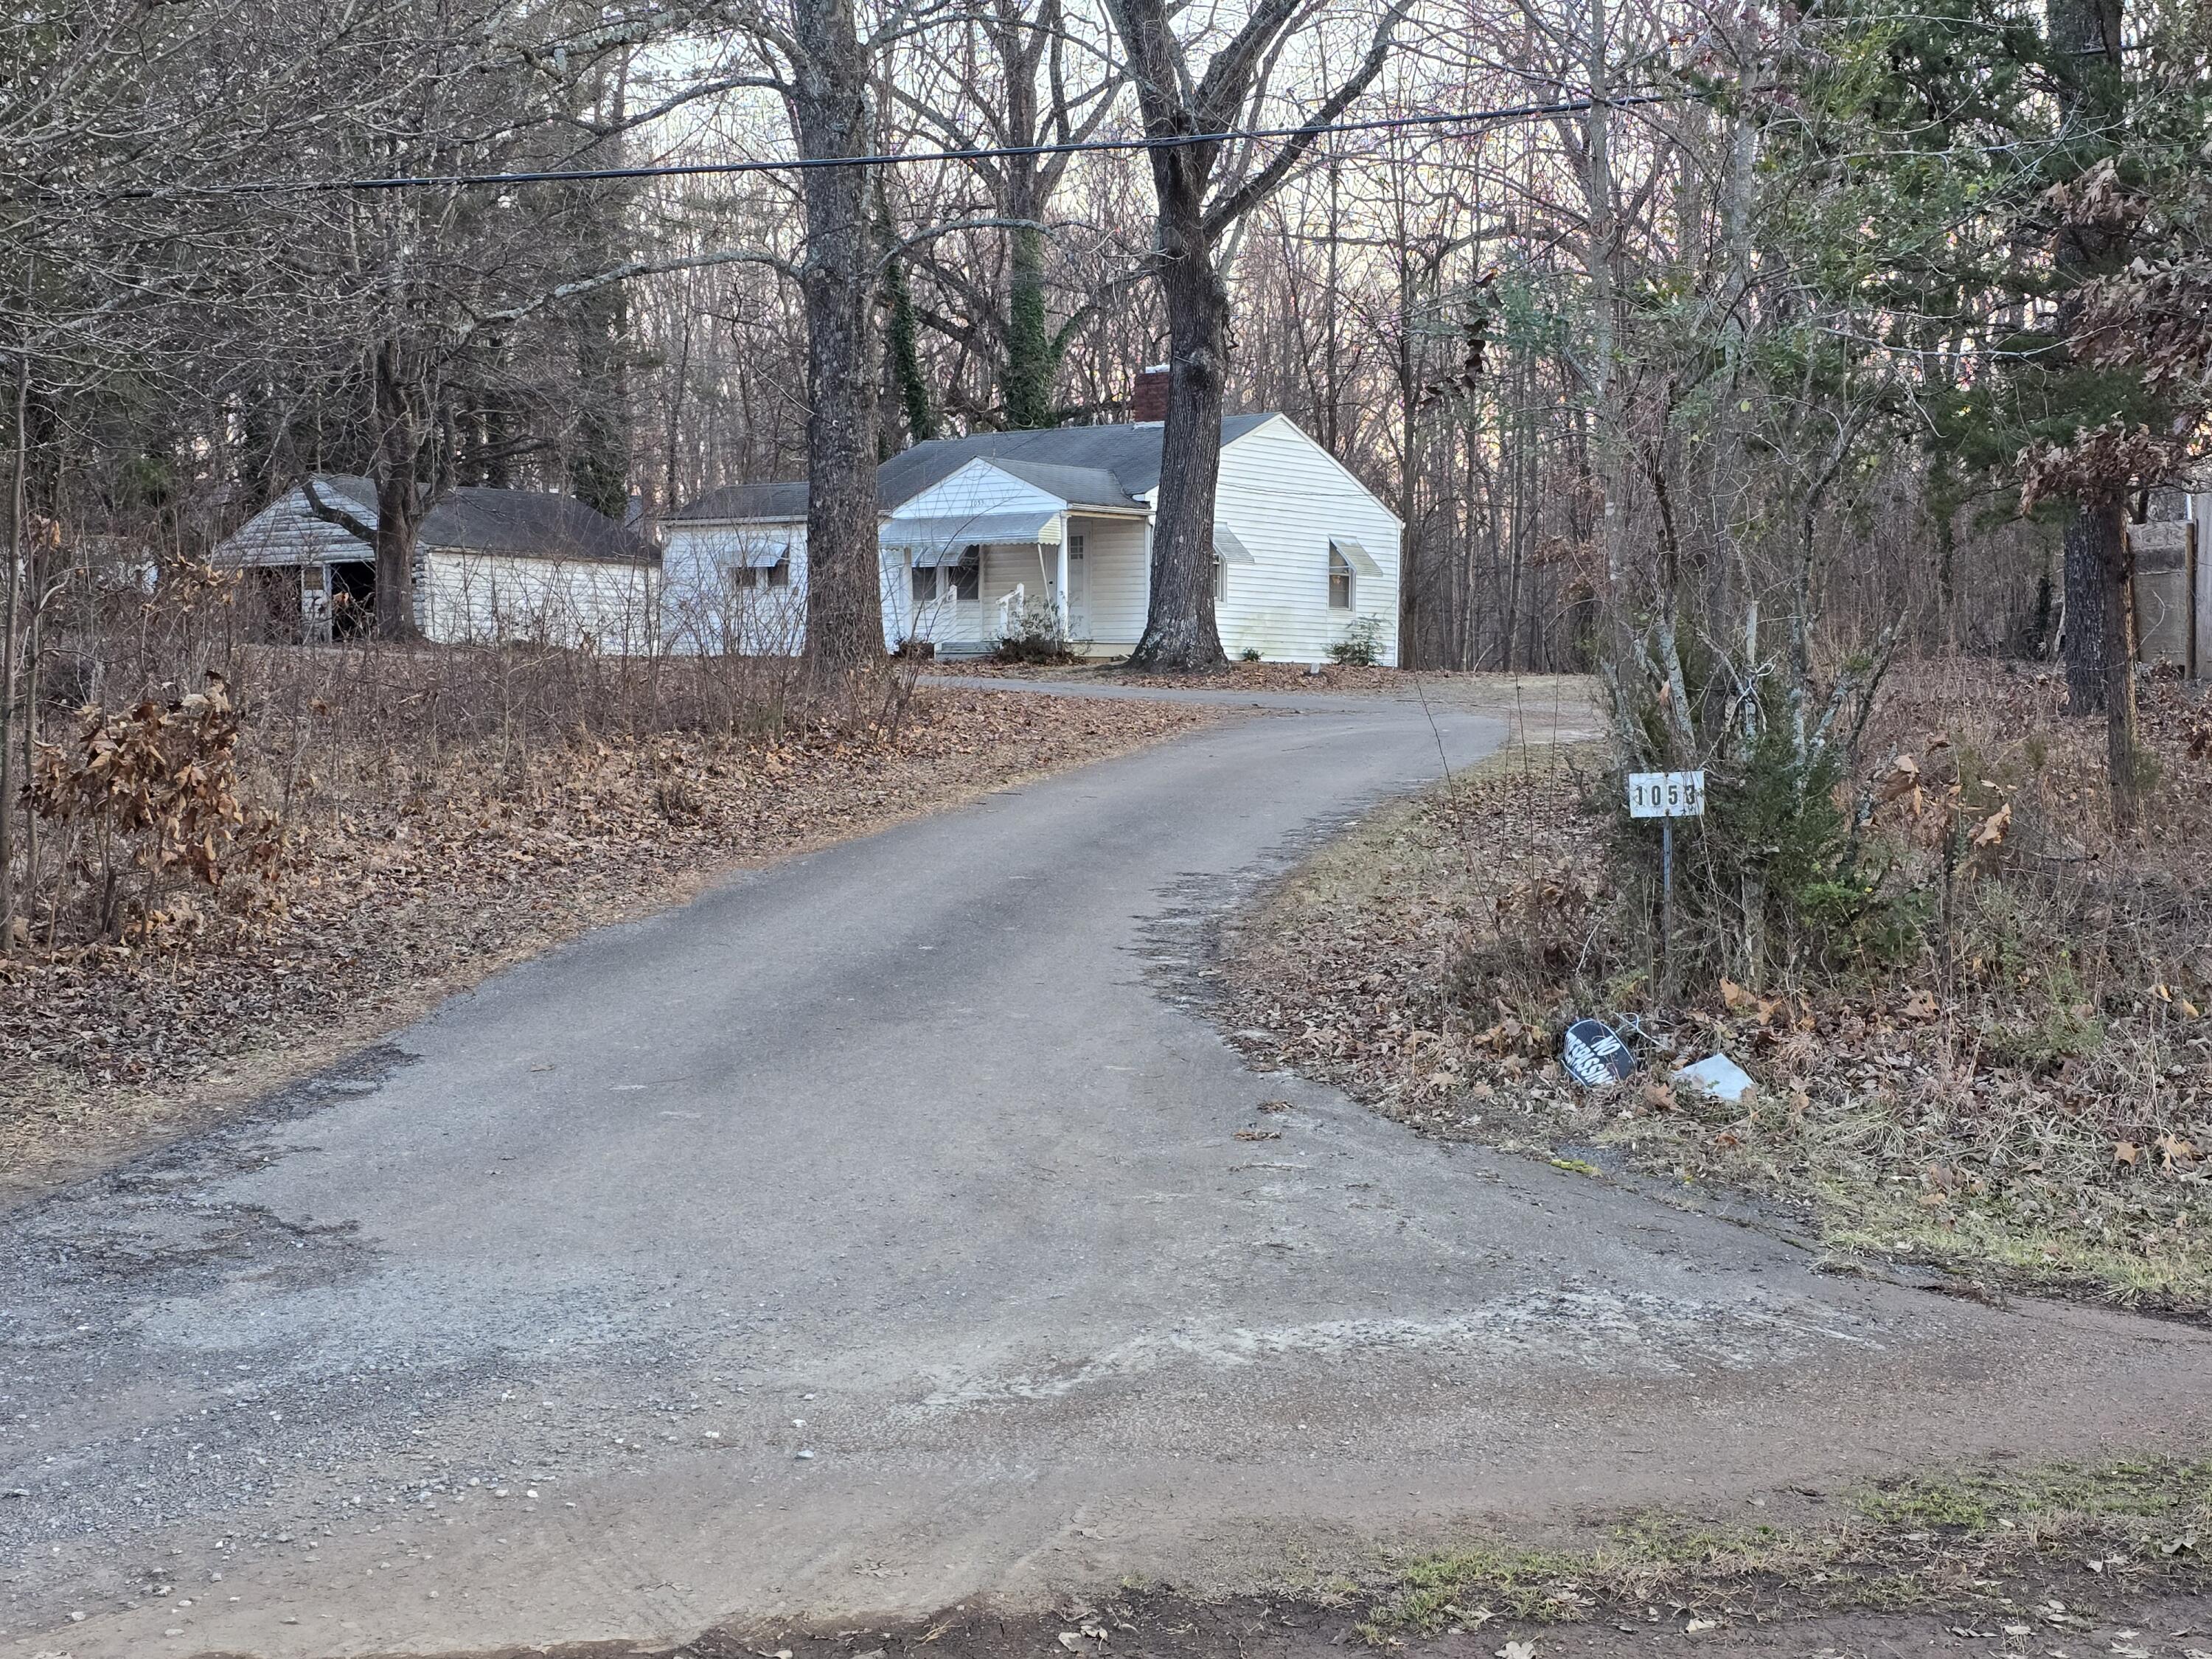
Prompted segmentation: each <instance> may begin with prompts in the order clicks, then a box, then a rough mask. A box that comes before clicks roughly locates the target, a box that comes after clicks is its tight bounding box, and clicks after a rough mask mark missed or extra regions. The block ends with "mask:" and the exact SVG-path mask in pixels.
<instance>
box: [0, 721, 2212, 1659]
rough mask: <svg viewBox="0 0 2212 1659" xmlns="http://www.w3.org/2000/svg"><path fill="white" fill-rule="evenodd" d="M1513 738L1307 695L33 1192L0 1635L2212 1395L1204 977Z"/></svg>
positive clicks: (709, 1586)
mask: <svg viewBox="0 0 2212 1659" xmlns="http://www.w3.org/2000/svg"><path fill="white" fill-rule="evenodd" d="M1498 736H1499V731H1498V727H1497V726H1495V725H1494V724H1492V723H1490V722H1487V721H1486V720H1483V719H1482V718H1480V716H1478V715H1475V714H1469V713H1467V712H1465V711H1446V712H1444V713H1443V714H1440V716H1439V717H1438V722H1437V724H1434V725H1432V724H1431V720H1429V719H1428V718H1427V716H1426V715H1425V714H1424V713H1423V711H1422V710H1421V709H1420V708H1419V707H1417V706H1409V705H1406V704H1402V703H1392V702H1373V703H1358V702H1354V703H1350V704H1339V703H1336V702H1328V703H1324V704H1320V705H1317V706H1316V709H1315V711H1314V712H1309V713H1304V714H1271V715H1268V716H1266V717H1261V718H1254V719H1251V720H1243V721H1239V722H1237V723H1233V724H1230V725H1227V726H1223V727H1220V728H1218V729H1216V730H1212V731H1208V732H1203V733H1201V734H1200V735H1198V736H1195V737H1193V738H1187V739H1184V740H1182V741H1180V742H1177V743H1176V744H1171V745H1169V746H1167V747H1164V748H1161V749H1157V750H1151V751H1149V752H1146V753H1144V754H1141V755H1138V756H1134V757H1129V758H1127V759H1124V760H1121V761H1117V762H1114V763H1109V764H1105V765H1101V766H1097V767H1094V768H1092V769H1089V770H1086V771H1083V772H1079V773H1075V774H1072V775H1066V776H1063V777H1060V778H1058V779H1055V780H1053V781H1048V782H1044V783H1039V784H1036V785H1032V786H1030V787H1024V788H1020V789H1018V790H1014V791H1011V792H1009V793H1005V794H1003V795H1000V796H997V797H994V798H992V799H989V800H987V802H985V803H984V804H982V805H979V806H976V807H975V808H973V809H970V810H968V811H960V812H957V813H951V814H947V815H945V816H942V817H934V818H931V819H927V820H924V821H921V822H918V823H912V824H909V825H907V826H905V827H903V828H901V829H896V830H893V831H891V832H890V833H887V834H884V835H881V836H876V837H873V838H872V839H869V840H866V841H860V842H852V843H849V844H847V845H845V846H842V847H839V848H833V849H831V850H829V851H825V852H823V853H820V854H814V855H812V856H810V857H805V858H801V859H796V860H791V861H790V862H787V863H785V864H782V865H780V866H775V867H774V868H771V869H769V870H766V871H763V872H759V873H757V874H753V875H749V876H746V877H744V878H740V879H738V880H735V881H732V883H730V884H727V885H726V886H725V887H723V888H720V889H719V890H716V891H715V892H714V893H713V894H711V895H709V896H707V897H705V898H703V899H702V900H700V901H699V902H696V903H694V904H692V905H690V906H689V907H687V908H684V909H681V910H678V911H674V912H671V913H670V914H668V915H663V916H661V917H659V918H658V919H656V920H653V921H647V922H644V923H641V924H639V925H636V926H633V927H622V928H617V929H612V930H610V931H608V932H605V933H599V934H597V935H594V936H593V937H592V938H590V939H586V940H584V941H582V942H580V944H578V945H574V947H572V948H569V949H567V950H563V951H559V952H557V953H556V954H554V955H553V956H551V957H547V958H545V959H544V960H542V961H540V962H538V963H533V964H532V965H530V966H528V967H526V968H523V969H519V970H517V971H514V972H513V973H510V974H507V975H504V976H502V977H501V978H499V979H497V980H495V981H492V982H491V983H489V984H488V985H487V986H485V987H483V989H482V990H481V991H479V992H477V994H473V995H471V996H467V997H464V998H460V999H458V1000H455V1001H453V1002H452V1003H450V1004H448V1005H447V1006H445V1007H444V1008H442V1009H441V1011H440V1012H438V1013H437V1014H436V1015H435V1017H434V1018H430V1019H428V1020H427V1021H426V1022H424V1023H423V1024H421V1025H419V1026H417V1027H416V1028H415V1029H413V1030H409V1031H407V1032H405V1033H404V1034H403V1035H402V1036H400V1037H399V1038H398V1041H397V1042H396V1043H394V1044H393V1045H392V1048H391V1049H390V1050H388V1051H381V1052H380V1053H378V1054H369V1055H367V1056H364V1057H363V1059H362V1061H361V1062H360V1063H359V1064H358V1065H357V1066H355V1067H353V1068H351V1069H350V1070H349V1072H347V1073H343V1074H338V1075H333V1076H331V1077H327V1078H325V1079H322V1080H320V1081H319V1083H318V1084H317V1085H314V1086H313V1087H311V1088H308V1089H306V1090H303V1091H298V1092H297V1093H295V1094H294V1095H292V1096H290V1097H286V1098H285V1099H283V1100H282V1101H278V1102H273V1103H270V1105H269V1106H268V1107H267V1108H266V1109H264V1111H263V1112H261V1113H260V1114H259V1115H258V1116H256V1117H255V1118H254V1119H252V1121H248V1122H246V1123H245V1124H243V1125H241V1126H240V1127H235V1128H234V1129H231V1130H228V1131H225V1132H223V1133H218V1134H215V1135H212V1136H209V1137H205V1138H203V1139H199V1140H197V1141H195V1142H193V1143H191V1144H189V1145H186V1146H181V1147H179V1148H176V1149H173V1151H171V1152H169V1153H167V1154H165V1155H163V1156H161V1157H159V1158H152V1159H149V1160H147V1161H145V1162H144V1163H142V1164H139V1165H137V1166H135V1167H133V1168H131V1169H129V1170H125V1171H123V1172H121V1173H120V1174H118V1175H117V1176H112V1177H111V1178H107V1179H104V1180H101V1181H99V1182H92V1183H88V1184H86V1185H84V1186H82V1187H80V1188H75V1189H72V1190H70V1191H68V1192H65V1193H63V1194H58V1195H57V1196H55V1197H54V1198H52V1199H51V1200H48V1201H46V1202H45V1203H44V1204H42V1205H40V1206H37V1207H35V1208H32V1209H29V1210H24V1211H18V1212H15V1214H14V1215H12V1216H11V1217H9V1218H5V1219H4V1220H0V1275H3V1276H4V1277H0V1285H5V1287H6V1288H5V1291H4V1313H5V1323H4V1328H0V1336H3V1337H4V1346H0V1364H4V1368H5V1369H4V1377H3V1378H0V1390H4V1395H0V1429H4V1435H0V1492H6V1493H9V1494H10V1495H9V1496H5V1497H0V1548H4V1552H5V1553H4V1558H0V1560H4V1571H5V1575H6V1582H5V1584H4V1587H3V1588H4V1591H5V1595H6V1597H7V1600H6V1601H5V1603H4V1612H0V1652H6V1653H14V1654H26V1655H27V1654H33V1653H40V1652H46V1653H68V1654H70V1655H74V1656H76V1659H89V1656H108V1655H115V1656H124V1655H128V1656H131V1659H140V1656H161V1655H168V1654H176V1655H179V1656H182V1655H188V1654H198V1653H204V1652H208V1651H220V1652H226V1653H228V1652H240V1653H252V1654H257V1655H270V1656H275V1655H309V1654H314V1655H320V1654H337V1653H347V1654H351V1653H368V1652H378V1653H391V1652H398V1651H406V1652H436V1651H448V1650H469V1649H482V1648H486V1647H489V1646H492V1645H494V1644H501V1643H506V1642H522V1641H532V1642H544V1641H550V1640H555V1639H559V1638H590V1637H618V1636H619V1637H632V1638H680V1637H682V1636H684V1635H687V1634H689V1633H691V1632H695V1631H696V1630H697V1629H698V1628H700V1627H702V1626H705V1625H708V1624H710V1623H712V1622H714V1621H715V1620H720V1619H721V1618H724V1617H726V1616H728V1615H730V1614H732V1613H739V1614H745V1613H770V1612H777V1611H784V1610H792V1609H811V1610H816V1611H822V1612H842V1611H846V1610H880V1611H884V1612H891V1611H897V1610H908V1611H913V1610H921V1609H926V1608H929V1607H937V1606H940V1605H943V1604H945V1603H947V1602H951V1601H957V1600H960V1599H962V1598H963V1597H965V1596H968V1595H971V1594H975V1593H977V1592H985V1591H994V1590H995V1591H1000V1592H1006V1593H1009V1594H1013V1595H1022V1594H1026V1593H1033V1592H1036V1591H1037V1590H1039V1589H1043V1588H1048V1587H1050V1586H1053V1585H1056V1584H1061V1583H1085V1582H1097V1580H1100V1579H1102V1578H1107V1577H1115V1576H1119V1575H1121V1574H1122V1573H1125V1572H1128V1571H1146V1572H1150V1573H1152V1574H1154V1575H1156V1576H1165V1577H1170V1578H1173V1579H1174V1580H1176V1581H1177V1582H1183V1583H1203V1582H1225V1581H1229V1580H1233V1579H1234V1578H1235V1577H1237V1575H1239V1574H1240V1573H1244V1572H1251V1571H1268V1570H1271V1569H1273V1568H1274V1567H1276V1566H1278V1565H1280V1564H1281V1562H1282V1561H1283V1560H1284V1559H1285V1551H1286V1550H1291V1549H1305V1550H1313V1549H1318V1550H1322V1551H1328V1550H1334V1549H1340V1548H1346V1547H1353V1546H1355V1545H1356V1544H1357V1542H1358V1541H1359V1540H1360V1539H1362V1538H1366V1537H1390V1538H1396V1539H1403V1538H1407V1537H1410V1536H1413V1535H1415V1534H1419V1533H1421V1532H1423V1531H1425V1530H1432V1529H1435V1528H1441V1527H1443V1526H1447V1525H1449V1524H1450V1523H1451V1522H1454V1521H1455V1520H1458V1519H1461V1518H1463V1517H1468V1516H1498V1515H1504V1516H1541V1515H1556V1514H1559V1513H1561V1512H1563V1511H1565V1510H1572V1509H1575V1508H1577V1507H1578V1506H1582V1505H1586V1504H1624V1503H1632V1502H1639V1501H1647V1500H1667V1501H1673V1502H1691V1503H1696V1502H1722V1501H1739V1500H1740V1499H1741V1495H1742V1494H1744V1493H1747V1492H1754V1491H1761V1490H1765V1489H1767V1488H1770V1487H1772V1486H1778V1485H1781V1484H1784V1483H1814V1484H1817V1483H1820V1482H1823V1481H1828V1480H1835V1479H1838V1478H1840V1477H1843V1476H1846V1475H1849V1474H1853V1473H1855V1472H1860V1471H1865V1470H1869V1469H1875V1468H1893V1467H1896V1466H1898V1465H1900V1464H1910V1463H1911V1462H1914V1461H1915V1460H1917V1459H1919V1458H1922V1457H1924V1456H1928V1455H1948V1454H1951V1453H1954V1452H1960V1451H1971V1450H1976V1449H1986V1448H2011V1449H2021V1450H2033V1451H2051V1450H2078V1449H2086V1448H2088V1447H2091V1446H2093V1445H2096V1444H2099V1443H2104V1442H2106V1441H2120V1442H2125V1443H2132V1444H2147V1443H2155V1441H2156V1440H2157V1438H2158V1437H2160V1435H2163V1434H2172V1435H2177V1436H2185V1435H2188V1434H2191V1433H2193V1432H2197V1431H2202V1430H2203V1428H2204V1427H2205V1426H2206V1425H2205V1422H2204V1419H2205V1416H2206V1414H2207V1412H2208V1407H2207V1405H2206V1404H2205V1402H2204V1401H2203V1399H2202V1398H2201V1395H2202V1394H2203V1390H2202V1389H2198V1388H2197V1387H2196V1386H2194V1385H2195V1383H2197V1380H2199V1379H2201V1378H2202V1376H2203V1375H2205V1372H2204V1371H2203V1369H2202V1368H2203V1366H2204V1365H2205V1364H2206V1363H2207V1361H2208V1359H2212V1354H2208V1352H2207V1345H2206V1343H2205V1341H2204V1340H2203V1339H2202V1338H2201V1337H2199V1336H2197V1335H2196V1334H2191V1333H2189V1332H2186V1331H2185V1330H2183V1329H2181V1328H2178V1327H2174V1326H2170V1325H2160V1324H2155V1323H2150V1322H2135V1321H2130V1320H2128V1319H2125V1318H2124V1317H2121V1316H2113V1315H2104V1314H2098V1313H2093V1312H2087V1311H2081V1310H2064V1309H2057V1308H2050V1307H2041V1306H2033V1305H2029V1306H2022V1307H2020V1308H2017V1309H2015V1310H2010V1311H1999V1310H1991V1309H1988V1308H1984V1307H1982V1306H1979V1305H1977V1304H1971V1303H1966V1302H1960V1301H1956V1300H1951V1299H1946V1298H1941V1297H1934V1296H1929V1295H1926V1294H1923V1293H1918V1292H1914V1291H1906V1290H1901V1289H1895V1288H1891V1287H1887V1286H1885V1285H1878V1284H1873V1283H1869V1282H1866V1281H1863V1280H1857V1279H1848V1278H1838V1277H1833V1276H1826V1275H1822V1274H1820V1273H1816V1272H1814V1270H1813V1265H1812V1263H1811V1262H1810V1261H1809V1260H1808V1256H1807V1255H1805V1254H1804V1253H1803V1252H1802V1251H1801V1250H1799V1249H1795V1248H1792V1247H1790V1245H1788V1244H1786V1243H1781V1242H1778V1240H1776V1239H1774V1238H1772V1237H1769V1236H1768V1235H1766V1234H1765V1233H1763V1232H1761V1231H1755V1230H1750V1229H1746V1228H1742V1227H1739V1226H1735V1225H1729V1224H1728V1223H1726V1222H1723V1221H1721V1220H1717V1219H1714V1218H1707V1217H1702V1216H1698V1215H1692V1214H1685V1213H1682V1212H1678V1211H1675V1210H1672V1209H1668V1208H1666V1207H1662V1206H1656V1205H1654V1204H1651V1203H1650V1202H1648V1201H1645V1200H1639V1199H1637V1198H1635V1197H1632V1196H1630V1195H1626V1194H1621V1193H1618V1192H1615V1191H1613V1190H1610V1189H1607V1188H1602V1187H1600V1186H1598V1185H1596V1184H1594V1183H1592V1182H1588V1181H1586V1180H1583V1179H1581V1178H1578V1177H1576V1176H1570V1175H1565V1174H1561V1173H1559V1172H1557V1171H1554V1170H1550V1169H1548V1168H1546V1167H1543V1166H1541V1165H1536V1164H1530V1163H1528V1162H1526V1161H1523V1160H1518V1159H1514V1158H1499V1157H1496V1156H1493V1155H1491V1154H1487V1153H1486V1152H1481V1151H1479V1150H1474V1149H1469V1148H1463V1147H1457V1148H1455V1147H1443V1146H1437V1145H1434V1144H1431V1143H1427V1142H1424V1141H1419V1140H1416V1139H1413V1138H1412V1137H1410V1136H1408V1135H1407V1134H1406V1133H1403V1132H1401V1130H1399V1129H1398V1128H1396V1127H1394V1126H1392V1125H1390V1124H1389V1123H1387V1122H1385V1121H1380V1120H1378V1119H1376V1118H1373V1117H1371V1116H1370V1115H1367V1114H1366V1113H1364V1111H1362V1110H1361V1109H1358V1108H1357V1107H1355V1106H1353V1105H1352V1104H1351V1103H1347V1102H1346V1101H1345V1100H1343V1099H1342V1098H1341V1097H1338V1096H1336V1095H1335V1094H1334V1093H1332V1092H1330V1091H1326V1090H1322V1089H1319V1088H1316V1087H1311V1086H1308V1085H1301V1084H1297V1083H1295V1082H1293V1081H1291V1080H1290V1079H1284V1078H1279V1077H1269V1078H1262V1077H1258V1076H1255V1075H1254V1074H1253V1073H1250V1072H1249V1071H1248V1070H1247V1069H1246V1068H1245V1067H1244V1066H1243V1063H1242V1062H1241V1061H1240V1060H1239V1059H1238V1057H1237V1055H1236V1054H1234V1053H1232V1052H1231V1050H1230V1049H1229V1048H1227V1047H1226V1046H1225V1044H1224V1043H1223V1042H1221V1041H1220V1039H1219V1037H1218V1035H1217V1034H1216V1032H1215V1031H1214V1030H1212V1028H1211V1027H1210V1026H1209V1025H1208V1024H1206V1022H1205V1021H1204V1020H1203V1019H1202V1018H1200V1017H1199V1016H1198V1015H1197V1013H1196V1012H1194V1011H1193V1010H1192V1009H1191V1008H1190V1007H1189V1006H1188V1005H1187V1004H1184V1003H1182V1002H1181V1001H1179V1000H1178V998H1179V997H1180V996H1181V995H1182V992H1181V991H1179V990H1178V989H1177V987H1178V985H1180V984H1184V983H1187V975H1188V974H1189V972H1190V971H1191V970H1192V969H1193V968H1194V966H1195V965H1196V964H1195V963H1194V945H1195V944H1196V942H1197V939H1198V936H1199V935H1200V933H1201V932H1202V928H1201V927H1200V922H1201V921H1202V920H1203V918H1204V917H1205V916H1206V915H1208V914H1209V913H1213V912H1218V909H1219V908H1222V907H1224V906H1226V905H1228V904H1231V903H1232V902H1234V901H1236V900H1237V897H1238V896H1240V895H1241V894H1243V893H1244V892H1246V891H1247V890H1249V886H1250V884H1252V883H1253V882H1254V881H1255V879H1257V878H1261V877H1262V876H1264V875H1265V874H1266V873H1267V872H1270V871H1273V870H1275V869H1277V868H1279V867H1280V866H1281V865H1282V864H1283V863H1284V861H1285V860H1286V859H1288V858H1290V857H1291V856H1294V855H1295V854H1296V852H1297V849H1298V848H1300V847H1302V846H1304V845H1307V844H1310V841H1311V839H1312V838H1313V837H1314V836H1316V835H1317V834H1320V833H1322V832H1324V831H1325V830H1326V829H1327V828H1328V826H1329V825H1331V824H1332V823H1336V822H1338V821H1340V819H1341V818H1342V817H1343V816H1344V815H1345V814H1346V813H1347V812H1349V811H1353V810H1354V809H1357V808H1358V807H1359V806H1360V805H1363V804H1364V803H1369V802H1371V801H1372V800H1374V799H1376V798H1377V797H1378V796H1380V795H1382V794H1384V793H1389V792H1392V791H1396V790H1400V789H1403V788H1405V787H1409V786H1412V785H1414V784H1417V783H1419V782H1420V781H1424V780H1425V779H1427V778H1430V777H1432V776H1433V775H1435V773H1436V771H1437V766H1438V763H1439V753H1438V750H1439V744H1440V743H1441V744H1442V745H1443V750H1444V751H1445V752H1447V753H1449V755H1450V756H1452V757H1453V758H1454V759H1455V761H1459V760H1464V759H1467V758H1471V757H1474V756H1476V755H1478V754H1480V753H1481V752H1483V751H1485V750H1486V749H1487V748H1488V747H1490V746H1492V744H1495V743H1496V742H1497V741H1498ZM1267 1097H1289V1098H1291V1100H1293V1101H1294V1102H1295V1103H1296V1107H1295V1109H1293V1110H1292V1111H1291V1112H1289V1113H1287V1114H1283V1115H1275V1116H1270V1117H1267V1118H1266V1119H1264V1120H1262V1119H1261V1117H1260V1116H1259V1115H1257V1113H1256V1111H1255V1108H1256V1106H1257V1104H1258V1103H1259V1102H1260V1101H1261V1100H1262V1099H1264V1098H1267ZM1261 1121H1265V1122H1266V1123H1267V1125H1268V1126H1269V1127H1280V1128H1281V1129H1282V1131H1283V1134H1282V1138H1281V1139H1276V1140H1263V1141H1248V1140H1243V1139H1237V1134H1236V1132H1237V1130H1238V1129H1240V1128H1243V1127H1249V1126H1252V1125H1255V1124H1257V1123H1259V1122H1261ZM217 1575H220V1577H218V1576H217ZM164 1585H166V1586H168V1587H170V1588H169V1589H168V1592H167V1594H166V1595H163V1594H157V1593H155V1592H156V1591H157V1590H158V1589H159V1587H161V1586H164ZM187 1603H189V1605H187ZM75 1613H82V1615H84V1616H83V1617H82V1619H74V1618H73V1617H72V1615H73V1614H75ZM167 1632H175V1633H174V1634H169V1633H167Z"/></svg>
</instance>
